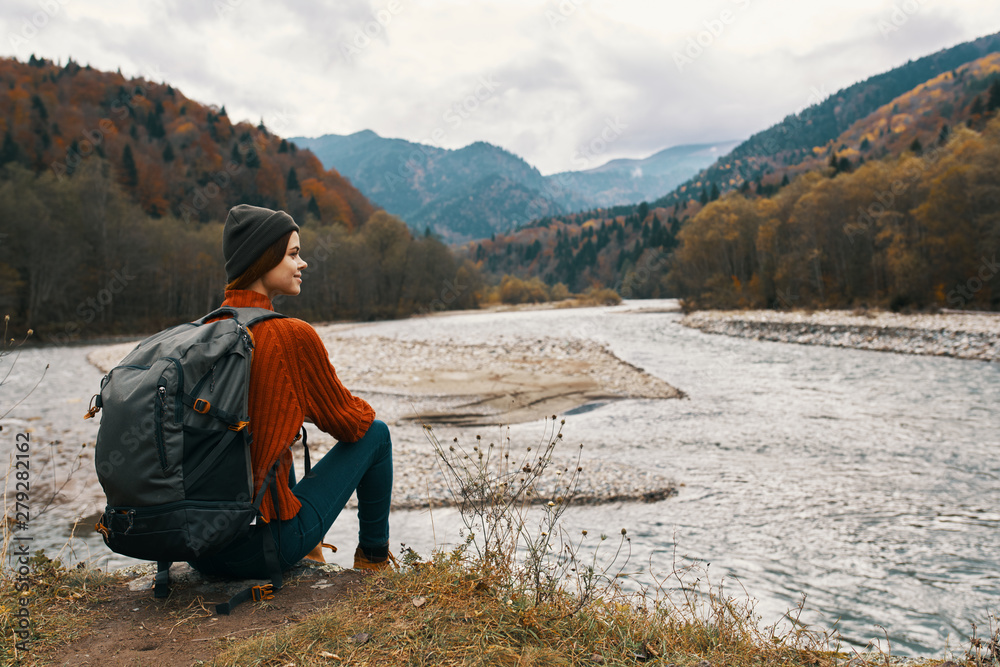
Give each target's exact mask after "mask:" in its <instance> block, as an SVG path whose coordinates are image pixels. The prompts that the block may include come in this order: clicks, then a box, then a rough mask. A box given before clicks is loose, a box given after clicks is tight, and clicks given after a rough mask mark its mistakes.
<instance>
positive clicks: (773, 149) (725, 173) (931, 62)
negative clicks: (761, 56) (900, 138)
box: [654, 33, 1000, 206]
mask: <svg viewBox="0 0 1000 667" xmlns="http://www.w3.org/2000/svg"><path fill="white" fill-rule="evenodd" d="M997 51H1000V33H994V34H992V35H987V36H985V37H980V38H979V39H975V40H973V41H970V42H966V43H963V44H958V45H956V46H953V47H951V48H947V49H942V50H940V51H937V52H936V53H932V54H930V55H927V56H924V57H922V58H918V59H917V60H911V61H909V62H907V63H906V64H905V65H901V66H899V67H896V68H894V69H892V70H889V71H887V72H883V73H881V74H876V75H874V76H871V77H868V78H867V79H865V80H864V81H860V82H858V83H855V84H853V85H851V86H847V87H846V88H843V89H841V90H839V91H837V92H836V93H834V94H832V95H830V96H829V97H827V98H826V99H825V100H822V101H819V102H817V103H816V104H812V105H810V106H809V107H807V108H806V109H803V110H802V111H801V112H799V113H796V114H789V115H788V116H786V117H785V119H784V120H783V121H781V122H780V123H776V124H775V125H772V126H771V127H769V128H767V129H765V130H762V131H760V132H758V133H756V134H754V135H753V136H751V137H750V138H749V139H747V140H746V141H744V142H743V143H741V144H740V145H739V146H737V147H736V148H735V149H734V150H733V151H732V152H731V153H729V154H728V155H725V156H723V158H724V159H720V160H719V161H718V162H717V163H715V164H713V165H711V166H709V167H707V168H705V169H703V170H701V171H700V172H699V173H698V174H696V175H694V176H692V177H691V178H690V179H688V180H687V181H686V182H684V183H683V184H681V185H680V187H677V188H676V189H675V190H674V191H673V192H669V193H667V194H666V195H664V196H663V197H661V198H659V199H657V200H656V201H655V202H654V203H655V205H657V206H676V205H682V206H683V205H684V204H685V202H687V201H688V200H690V199H692V198H695V197H697V196H698V194H699V193H700V192H701V190H702V189H706V190H709V189H710V186H711V184H715V185H716V186H717V187H718V188H719V191H720V192H723V193H724V192H726V191H727V190H732V189H736V188H741V187H743V185H744V183H761V182H762V181H764V180H766V179H767V177H768V175H770V174H774V173H775V172H779V171H781V170H782V169H783V168H784V167H785V166H787V165H796V164H799V163H802V162H804V161H808V160H809V159H811V158H812V157H814V156H815V155H816V154H818V153H825V152H826V151H830V150H838V149H839V144H837V145H836V146H831V142H835V140H836V139H837V138H838V137H839V136H840V135H841V134H843V133H844V132H846V131H847V130H848V129H849V128H850V127H851V126H852V125H854V124H855V123H857V122H859V121H861V120H863V119H864V118H866V117H867V116H869V115H870V114H872V113H874V112H875V111H876V110H878V109H879V108H880V107H882V106H884V105H886V104H888V103H890V102H892V101H893V100H894V99H895V98H897V97H899V96H901V95H904V94H905V93H907V92H908V91H911V90H913V89H914V88H917V87H918V86H920V85H921V84H923V83H925V82H928V81H930V80H932V79H934V78H936V77H938V76H940V75H942V74H944V73H946V72H949V71H953V70H958V69H959V68H961V66H962V65H965V64H966V63H970V62H973V61H975V60H977V59H979V58H982V57H983V56H986V55H988V54H990V53H993V52H997ZM779 178H780V176H779ZM772 180H773V179H772Z"/></svg>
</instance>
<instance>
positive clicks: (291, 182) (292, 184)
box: [285, 167, 300, 191]
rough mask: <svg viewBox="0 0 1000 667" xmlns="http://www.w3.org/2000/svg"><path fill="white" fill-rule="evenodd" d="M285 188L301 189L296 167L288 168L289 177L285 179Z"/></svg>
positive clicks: (289, 189) (290, 189)
mask: <svg viewBox="0 0 1000 667" xmlns="http://www.w3.org/2000/svg"><path fill="white" fill-rule="evenodd" d="M285 189H286V190H288V191H292V190H299V189H300V188H299V177H298V174H296V173H295V167H292V168H291V169H289V170H288V178H287V179H286V180H285Z"/></svg>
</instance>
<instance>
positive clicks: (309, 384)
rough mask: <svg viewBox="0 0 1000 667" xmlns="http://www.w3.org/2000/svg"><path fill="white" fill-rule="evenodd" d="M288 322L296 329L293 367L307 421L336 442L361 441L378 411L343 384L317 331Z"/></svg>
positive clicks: (298, 323) (303, 324) (300, 322)
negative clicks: (335, 439)
mask: <svg viewBox="0 0 1000 667" xmlns="http://www.w3.org/2000/svg"><path fill="white" fill-rule="evenodd" d="M285 321H286V322H289V323H290V324H291V325H292V326H293V327H294V331H295V340H296V342H297V344H298V345H297V350H296V352H295V353H294V354H293V355H290V356H293V357H294V359H295V360H294V361H293V362H292V363H291V364H290V365H292V366H293V367H294V368H293V369H291V370H292V371H293V374H295V375H297V377H296V378H295V380H296V382H295V391H296V392H297V393H298V394H299V396H300V397H301V401H302V407H303V409H304V411H305V416H306V419H309V420H310V421H312V422H313V423H314V424H316V426H317V427H319V428H320V430H322V431H325V432H326V433H329V434H330V435H332V436H333V437H335V438H337V440H340V441H343V442H355V441H357V440H360V439H361V437H362V436H363V435H364V434H365V432H367V431H368V427H369V426H370V425H371V423H372V421H374V420H375V410H373V409H372V407H371V406H370V405H368V403H367V402H366V401H365V400H363V399H361V398H358V397H357V396H354V395H353V394H351V392H350V391H348V390H347V388H346V387H344V385H343V383H341V381H340V379H339V378H338V377H337V372H336V370H335V369H334V367H333V364H331V363H330V355H329V352H327V349H326V346H325V345H323V341H322V340H320V338H319V334H317V333H316V330H315V329H313V328H312V327H311V326H310V325H309V324H307V323H306V322H303V321H302V320H285Z"/></svg>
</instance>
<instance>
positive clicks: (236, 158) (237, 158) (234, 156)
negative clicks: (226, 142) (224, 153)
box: [229, 144, 243, 164]
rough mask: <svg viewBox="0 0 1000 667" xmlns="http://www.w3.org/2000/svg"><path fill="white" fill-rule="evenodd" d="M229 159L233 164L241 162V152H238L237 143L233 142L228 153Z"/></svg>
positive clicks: (238, 146)
mask: <svg viewBox="0 0 1000 667" xmlns="http://www.w3.org/2000/svg"><path fill="white" fill-rule="evenodd" d="M229 159H230V160H231V161H232V162H233V163H235V164H243V153H240V145H239V144H233V150H232V152H230V153H229Z"/></svg>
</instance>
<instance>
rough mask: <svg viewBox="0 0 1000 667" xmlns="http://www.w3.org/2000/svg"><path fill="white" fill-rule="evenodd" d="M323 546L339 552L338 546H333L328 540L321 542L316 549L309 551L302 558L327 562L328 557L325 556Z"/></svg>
mask: <svg viewBox="0 0 1000 667" xmlns="http://www.w3.org/2000/svg"><path fill="white" fill-rule="evenodd" d="M323 547H326V548H327V549H329V550H330V551H332V552H333V553H337V547H335V546H333V545H332V544H327V543H326V542H320V543H319V544H317V545H316V548H315V549H313V550H312V551H310V552H309V553H307V554H306V555H305V556H303V557H302V558H303V559H304V560H311V561H314V562H316V563H326V558H324V557H323Z"/></svg>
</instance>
